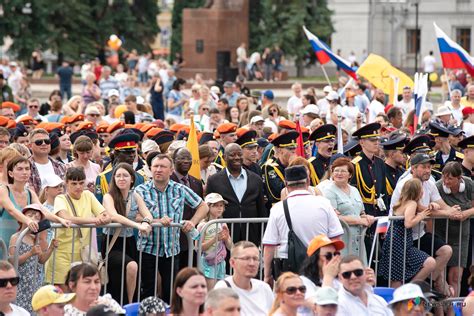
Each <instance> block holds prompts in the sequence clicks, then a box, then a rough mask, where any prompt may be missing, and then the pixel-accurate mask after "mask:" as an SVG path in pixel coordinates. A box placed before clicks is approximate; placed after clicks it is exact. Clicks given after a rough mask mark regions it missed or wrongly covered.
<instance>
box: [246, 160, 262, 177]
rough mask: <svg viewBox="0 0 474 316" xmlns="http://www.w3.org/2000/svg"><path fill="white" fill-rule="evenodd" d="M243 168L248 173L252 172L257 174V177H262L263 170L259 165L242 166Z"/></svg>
mask: <svg viewBox="0 0 474 316" xmlns="http://www.w3.org/2000/svg"><path fill="white" fill-rule="evenodd" d="M242 167H244V168H245V170H247V171H252V172H253V173H255V174H256V175H257V176H261V175H262V168H260V166H259V165H258V163H255V162H254V163H252V164H250V165H248V166H247V165H244V164H242Z"/></svg>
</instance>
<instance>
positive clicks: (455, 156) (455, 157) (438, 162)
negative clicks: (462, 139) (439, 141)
mask: <svg viewBox="0 0 474 316" xmlns="http://www.w3.org/2000/svg"><path fill="white" fill-rule="evenodd" d="M463 159H464V155H463V154H462V153H460V152H459V151H456V149H454V148H453V147H451V150H450V151H449V157H448V159H446V161H444V162H443V157H442V152H441V151H439V150H438V151H437V152H436V155H435V164H434V165H433V169H434V170H437V171H439V172H441V171H443V168H444V165H445V164H447V163H448V162H450V161H457V162H459V163H461V162H462V160H463Z"/></svg>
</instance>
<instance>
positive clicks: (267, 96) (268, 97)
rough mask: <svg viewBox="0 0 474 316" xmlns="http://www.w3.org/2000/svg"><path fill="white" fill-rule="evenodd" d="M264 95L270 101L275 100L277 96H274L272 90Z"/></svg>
mask: <svg viewBox="0 0 474 316" xmlns="http://www.w3.org/2000/svg"><path fill="white" fill-rule="evenodd" d="M263 95H264V96H265V98H267V99H269V100H273V99H274V98H275V96H274V95H273V91H272V90H266V91H265V92H264V93H263Z"/></svg>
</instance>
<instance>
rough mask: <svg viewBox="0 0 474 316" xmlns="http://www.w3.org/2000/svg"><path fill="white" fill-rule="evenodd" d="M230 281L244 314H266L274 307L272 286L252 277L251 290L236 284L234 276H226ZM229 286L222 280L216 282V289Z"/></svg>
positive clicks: (244, 315) (246, 315)
mask: <svg viewBox="0 0 474 316" xmlns="http://www.w3.org/2000/svg"><path fill="white" fill-rule="evenodd" d="M225 280H226V281H227V282H229V284H230V287H231V288H232V289H233V290H234V291H235V292H236V293H237V294H238V295H239V299H240V306H241V308H242V309H241V311H240V314H241V315H242V316H254V315H255V316H259V315H262V316H264V315H265V316H266V315H268V312H269V311H270V309H271V308H272V304H273V292H272V290H271V288H270V286H269V285H268V284H267V283H265V282H263V281H260V280H257V279H252V280H251V281H250V282H251V283H252V289H251V290H250V291H247V290H244V289H241V288H240V287H238V286H237V285H235V283H234V281H233V280H232V277H231V276H230V277H227V278H225ZM226 287H228V286H227V284H226V283H225V282H224V281H223V280H220V281H219V282H217V283H216V286H215V287H214V288H215V289H221V288H226Z"/></svg>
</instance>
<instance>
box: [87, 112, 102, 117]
mask: <svg viewBox="0 0 474 316" xmlns="http://www.w3.org/2000/svg"><path fill="white" fill-rule="evenodd" d="M88 115H89V116H92V117H99V116H100V114H94V113H92V114H88Z"/></svg>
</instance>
